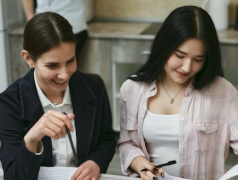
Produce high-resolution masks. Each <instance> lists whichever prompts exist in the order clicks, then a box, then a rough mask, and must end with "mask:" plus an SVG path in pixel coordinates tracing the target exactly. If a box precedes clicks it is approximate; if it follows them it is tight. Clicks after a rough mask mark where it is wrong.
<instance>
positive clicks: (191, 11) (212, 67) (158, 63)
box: [129, 6, 224, 89]
mask: <svg viewBox="0 0 238 180" xmlns="http://www.w3.org/2000/svg"><path fill="white" fill-rule="evenodd" d="M189 38H198V39H200V40H202V41H203V42H204V44H205V45H206V48H207V58H206V61H205V64H204V67H203V69H202V70H201V71H200V72H198V73H197V74H196V75H195V79H194V82H193V87H194V88H195V89H202V88H203V87H204V86H206V85H208V84H210V83H212V82H213V80H214V79H215V78H216V76H222V77H223V76H224V75H223V70H222V65H221V52H220V46H219V40H218V36H217V32H216V29H215V26H214V24H213V21H212V19H211V17H210V16H209V14H208V13H207V12H206V11H205V10H203V9H202V8H200V7H196V6H183V7H179V8H177V9H175V10H174V11H172V12H171V13H170V14H169V16H168V17H167V18H166V19H165V21H164V23H163V25H162V27H161V28H160V30H159V31H158V33H157V35H156V37H155V39H154V42H153V45H152V48H151V54H150V56H149V59H148V61H147V62H146V63H145V64H144V65H143V66H142V67H141V68H140V69H139V70H138V71H137V72H136V73H135V75H136V76H132V77H129V79H131V80H134V81H142V82H152V81H154V80H156V79H157V78H158V77H159V76H160V75H161V74H162V72H164V65H165V63H166V62H167V60H168V58H169V57H170V55H171V54H172V53H173V52H174V51H175V50H176V49H177V48H178V47H179V45H181V44H182V43H183V42H185V41H186V40H188V39H189Z"/></svg>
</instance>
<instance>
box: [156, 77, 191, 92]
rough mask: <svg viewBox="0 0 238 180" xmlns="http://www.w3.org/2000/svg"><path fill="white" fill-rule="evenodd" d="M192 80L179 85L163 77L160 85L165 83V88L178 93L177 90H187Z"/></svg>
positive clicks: (159, 81) (159, 80)
mask: <svg viewBox="0 0 238 180" xmlns="http://www.w3.org/2000/svg"><path fill="white" fill-rule="evenodd" d="M190 80H191V79H189V80H187V81H186V82H183V83H177V82H175V81H173V80H172V79H171V78H170V77H168V76H163V77H162V78H159V79H158V83H162V82H163V84H164V86H165V87H166V88H168V89H172V90H173V89H174V90H175V91H176V90H177V89H180V88H182V87H185V89H186V87H187V86H188V85H189V83H190Z"/></svg>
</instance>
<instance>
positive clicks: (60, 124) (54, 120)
mask: <svg viewBox="0 0 238 180" xmlns="http://www.w3.org/2000/svg"><path fill="white" fill-rule="evenodd" d="M50 122H51V123H52V124H54V125H55V126H57V127H59V128H60V132H59V129H52V127H49V128H50V129H52V130H53V131H56V132H57V133H60V137H61V138H62V137H63V138H64V137H65V136H66V128H65V123H64V122H63V121H61V120H59V119H58V118H55V117H52V119H51V120H50ZM52 124H49V126H52Z"/></svg>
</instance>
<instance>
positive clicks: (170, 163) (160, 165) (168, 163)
mask: <svg viewBox="0 0 238 180" xmlns="http://www.w3.org/2000/svg"><path fill="white" fill-rule="evenodd" d="M172 164H176V161H175V160H173V161H169V162H167V163H164V164H159V165H156V166H155V167H154V169H153V171H156V170H155V169H157V168H160V167H163V166H169V165H172ZM140 171H148V169H146V168H145V169H142V170H140Z"/></svg>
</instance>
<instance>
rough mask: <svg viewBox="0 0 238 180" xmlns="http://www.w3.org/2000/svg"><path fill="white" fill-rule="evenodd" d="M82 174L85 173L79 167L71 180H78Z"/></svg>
mask: <svg viewBox="0 0 238 180" xmlns="http://www.w3.org/2000/svg"><path fill="white" fill-rule="evenodd" d="M82 172H83V171H82V169H81V168H80V167H78V168H77V170H76V171H75V172H74V174H73V175H72V177H71V179H70V180H76V179H77V178H78V177H79V176H80V174H81V173H82Z"/></svg>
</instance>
